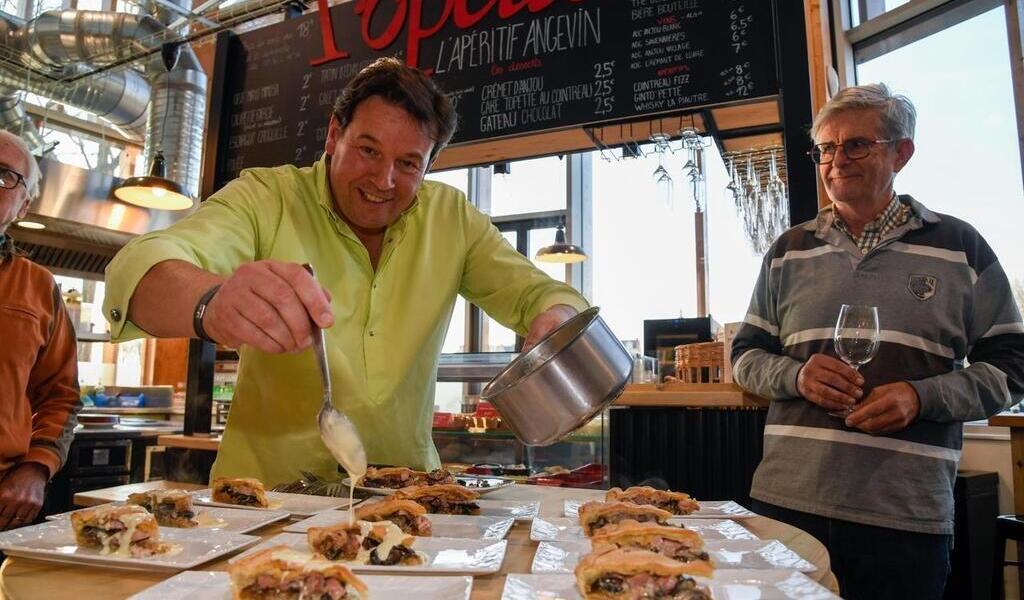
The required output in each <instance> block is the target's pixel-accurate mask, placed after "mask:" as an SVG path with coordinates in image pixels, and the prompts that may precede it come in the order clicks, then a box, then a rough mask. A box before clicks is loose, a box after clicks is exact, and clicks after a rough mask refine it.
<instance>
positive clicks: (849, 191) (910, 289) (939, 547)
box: [732, 84, 1024, 599]
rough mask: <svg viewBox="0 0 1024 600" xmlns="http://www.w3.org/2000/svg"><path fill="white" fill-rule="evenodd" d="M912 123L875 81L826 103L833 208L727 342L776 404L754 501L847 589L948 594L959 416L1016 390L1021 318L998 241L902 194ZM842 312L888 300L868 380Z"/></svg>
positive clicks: (771, 272)
mask: <svg viewBox="0 0 1024 600" xmlns="http://www.w3.org/2000/svg"><path fill="white" fill-rule="evenodd" d="M915 121H916V112H915V110H914V107H913V105H912V104H911V103H910V101H909V100H908V99H907V98H906V97H904V96H901V95H894V94H892V93H891V92H890V91H889V89H888V88H887V87H886V86H885V85H883V84H873V85H863V86H856V87H850V88H847V89H844V90H842V91H841V92H839V93H838V94H837V95H836V96H835V97H834V98H832V99H831V100H830V101H829V102H828V103H827V104H826V105H825V106H824V107H823V108H822V110H821V112H820V113H819V114H818V115H817V117H816V118H815V120H814V124H813V126H812V128H811V137H812V138H813V140H814V146H813V147H812V149H811V151H810V158H811V160H813V161H814V162H815V163H816V164H817V165H818V174H819V175H820V177H821V179H822V182H823V183H824V185H825V190H826V191H827V193H828V197H829V199H830V200H831V204H830V205H828V206H826V207H824V208H823V209H821V211H820V212H819V213H818V216H817V218H816V219H814V220H812V221H808V222H806V223H803V224H800V225H798V226H796V227H794V228H792V229H790V230H789V231H787V232H785V233H784V234H782V235H781V236H780V237H779V239H777V240H776V241H775V243H774V244H773V245H772V247H771V249H769V251H768V253H767V255H766V256H765V259H764V263H763V266H762V269H761V274H760V276H759V278H758V282H757V285H756V288H755V290H754V293H753V297H752V298H751V301H750V308H749V310H748V314H747V317H746V319H745V320H744V324H743V326H742V327H741V328H740V330H739V332H738V335H737V336H736V338H735V340H734V342H733V346H732V348H733V349H732V361H733V373H734V377H735V378H736V381H737V382H738V383H739V384H740V385H741V386H743V387H744V388H745V389H747V390H750V391H752V392H754V393H757V394H759V395H761V396H764V397H766V398H770V399H772V403H771V406H770V407H769V410H768V420H767V425H766V427H765V432H764V455H763V458H762V460H761V464H760V465H759V466H758V468H757V471H756V472H755V474H754V479H753V482H752V484H751V491H750V495H751V497H752V498H754V499H755V501H754V510H756V511H757V512H759V513H761V514H765V515H767V516H769V517H773V518H777V519H779V520H782V521H785V522H788V523H791V524H793V525H795V526H797V527H800V528H801V529H804V530H806V531H807V532H809V533H811V534H812V535H814V536H815V537H817V538H818V539H820V540H821V541H822V542H823V543H824V544H825V546H826V547H827V548H828V550H829V553H830V557H831V566H832V570H833V572H835V574H836V576H837V577H838V579H839V586H840V593H841V594H842V596H843V597H844V598H851V599H858V598H871V599H878V598H922V599H923V598H934V599H937V598H942V595H943V589H944V587H945V582H946V577H947V575H948V573H949V552H950V546H951V544H952V533H953V483H954V480H955V477H956V469H957V462H958V461H959V457H960V449H961V447H962V443H963V439H962V438H963V434H962V423H963V422H964V421H971V420H976V419H984V418H986V417H988V416H990V415H992V414H995V413H996V412H998V411H1000V410H1002V409H1004V408H1006V407H1008V406H1010V405H1011V404H1014V403H1016V402H1019V401H1020V400H1021V398H1022V397H1024V325H1022V324H1021V316H1020V314H1019V312H1018V310H1017V305H1016V303H1015V302H1014V299H1013V294H1012V292H1011V289H1010V285H1009V282H1008V281H1007V277H1006V274H1005V273H1004V272H1003V270H1002V268H1001V267H1000V265H999V262H998V260H997V258H996V256H995V254H994V253H993V252H992V249H991V248H990V247H989V246H988V244H987V243H986V242H985V240H984V239H983V238H982V237H981V235H979V234H978V232H977V231H975V230H974V229H973V228H972V227H971V226H970V225H968V224H967V223H964V222H963V221H960V220H958V219H956V218H954V217H951V216H948V215H942V214H938V213H934V212H932V211H930V210H928V209H927V208H926V207H925V206H924V205H923V204H921V203H920V202H918V201H917V200H915V199H914V198H911V197H910V196H907V195H897V194H896V193H895V192H894V191H893V182H894V180H895V178H896V174H897V173H899V172H900V171H901V170H902V169H903V168H904V167H905V166H906V164H907V162H908V161H909V160H910V158H911V156H913V154H914V141H913V140H914V125H915ZM842 304H862V305H870V306H875V307H877V309H878V315H879V324H880V330H881V336H880V337H881V342H880V344H879V349H878V352H877V355H876V356H875V358H874V359H873V360H871V361H870V362H869V363H867V364H865V365H863V366H862V367H861V368H860V371H859V372H858V371H857V370H854V369H853V368H852V367H850V366H849V365H847V364H846V363H844V362H842V361H840V360H839V359H837V358H836V354H835V352H834V350H833V340H832V337H833V330H834V327H835V324H836V317H837V314H838V312H839V308H840V306H841V305H842ZM965 362H966V363H967V364H968V365H969V366H966V367H965V366H964V364H965ZM846 409H852V412H849V414H848V416H845V417H842V416H840V417H836V416H832V415H830V414H829V413H834V412H835V411H844V410H846ZM839 414H842V413H839Z"/></svg>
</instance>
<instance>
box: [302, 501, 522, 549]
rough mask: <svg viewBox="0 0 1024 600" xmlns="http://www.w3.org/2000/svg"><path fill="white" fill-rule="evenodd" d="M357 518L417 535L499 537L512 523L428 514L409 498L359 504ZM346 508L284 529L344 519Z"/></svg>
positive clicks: (504, 520) (482, 518) (510, 520)
mask: <svg viewBox="0 0 1024 600" xmlns="http://www.w3.org/2000/svg"><path fill="white" fill-rule="evenodd" d="M354 518H355V519H357V520H360V521H371V522H376V521H391V522H392V523H394V524H395V525H397V526H398V527H399V528H400V529H401V530H402V531H404V532H405V533H407V534H409V535H415V536H420V537H432V536H436V537H445V538H467V539H484V540H501V539H504V538H505V536H506V535H508V532H509V529H511V528H512V525H513V524H515V519H513V518H512V517H467V516H463V515H428V514H427V511H426V509H424V508H423V507H422V506H420V505H419V504H416V503H415V502H413V501H411V500H385V501H383V502H374V503H370V504H363V505H362V506H359V507H358V508H356V509H355V516H354ZM348 519H349V516H348V511H340V510H331V511H326V512H322V513H318V514H316V515H314V516H312V517H309V518H308V519H304V520H302V521H296V522H294V523H289V524H287V525H285V528H284V530H285V531H290V532H294V533H304V532H306V531H307V530H308V529H309V528H310V527H327V526H330V525H336V524H338V523H343V522H344V523H347V522H348Z"/></svg>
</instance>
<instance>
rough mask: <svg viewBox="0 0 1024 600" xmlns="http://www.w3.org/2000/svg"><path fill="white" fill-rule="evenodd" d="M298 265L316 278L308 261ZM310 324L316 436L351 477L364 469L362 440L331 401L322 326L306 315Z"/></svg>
mask: <svg viewBox="0 0 1024 600" xmlns="http://www.w3.org/2000/svg"><path fill="white" fill-rule="evenodd" d="M302 266H303V268H305V269H306V271H308V272H309V274H310V276H312V277H313V280H314V281H316V275H315V274H314V273H313V267H312V266H311V265H309V264H304V265H302ZM310 324H311V325H312V326H313V329H314V330H315V332H314V334H313V350H314V352H315V353H316V360H317V365H318V366H319V367H320V380H321V383H322V384H323V404H321V405H320V412H319V413H318V414H317V416H316V422H317V426H318V427H319V428H320V439H322V440H323V441H324V445H325V446H327V449H328V450H330V452H331V455H332V456H333V457H334V459H335V460H337V461H338V462H339V463H341V466H343V467H345V471H347V472H348V474H349V476H351V477H352V479H353V481H354V480H355V479H357V478H358V477H361V476H362V475H364V474H365V473H366V450H365V449H364V448H363V442H362V440H360V439H359V433H358V432H357V431H356V427H355V425H353V424H352V421H350V420H349V418H348V417H346V416H345V413H343V412H341V411H339V410H338V409H336V408H334V404H333V403H332V402H331V399H332V397H333V393H332V389H331V371H330V368H329V366H328V364H327V350H326V345H327V343H326V336H324V330H323V329H321V328H320V327H319V326H317V324H316V322H315V321H313V320H312V319H310Z"/></svg>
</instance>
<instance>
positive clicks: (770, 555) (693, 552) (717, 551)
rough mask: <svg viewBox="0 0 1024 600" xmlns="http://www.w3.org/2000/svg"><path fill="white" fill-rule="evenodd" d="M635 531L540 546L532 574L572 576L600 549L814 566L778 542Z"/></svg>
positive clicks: (736, 565)
mask: <svg viewBox="0 0 1024 600" xmlns="http://www.w3.org/2000/svg"><path fill="white" fill-rule="evenodd" d="M654 529H655V528H652V527H638V528H636V530H634V531H622V532H619V533H618V534H617V535H616V536H613V537H612V538H609V539H603V540H598V539H595V540H594V542H593V544H591V542H590V541H585V540H562V541H555V542H541V543H540V545H538V546H537V552H536V553H535V554H534V556H533V564H532V565H531V567H530V571H531V572H533V573H572V572H573V570H574V569H575V568H576V565H577V564H578V563H579V561H580V559H581V558H582V557H584V556H586V555H587V554H590V553H591V552H592V551H600V550H601V549H602V548H612V547H619V548H632V549H639V550H650V551H653V552H656V553H658V554H661V555H664V556H668V557H669V558H672V559H673V560H676V561H679V562H687V563H693V564H700V565H704V566H705V567H706V568H707V574H708V575H710V574H711V573H712V571H713V569H793V570H795V571H800V572H803V573H811V572H813V571H815V570H816V568H815V566H814V565H812V564H811V563H809V562H807V561H806V560H804V559H803V558H801V557H800V555H798V554H797V553H795V552H793V551H792V550H790V549H789V548H787V547H786V546H785V544H783V543H782V542H780V541H778V540H708V541H704V540H703V539H702V538H701V536H700V534H698V533H696V532H694V531H690V530H687V529H678V528H675V527H664V528H660V529H662V530H663V531H654Z"/></svg>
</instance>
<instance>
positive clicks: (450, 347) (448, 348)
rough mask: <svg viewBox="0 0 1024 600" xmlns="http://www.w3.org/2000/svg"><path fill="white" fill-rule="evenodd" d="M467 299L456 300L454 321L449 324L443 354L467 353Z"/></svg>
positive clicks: (460, 297) (453, 314)
mask: <svg viewBox="0 0 1024 600" xmlns="http://www.w3.org/2000/svg"><path fill="white" fill-rule="evenodd" d="M466 318H467V313H466V299H465V298H463V297H462V296H458V297H457V298H455V308H454V309H452V320H451V321H450V322H449V323H448V335H446V336H445V338H444V345H443V346H441V352H465V351H466Z"/></svg>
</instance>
